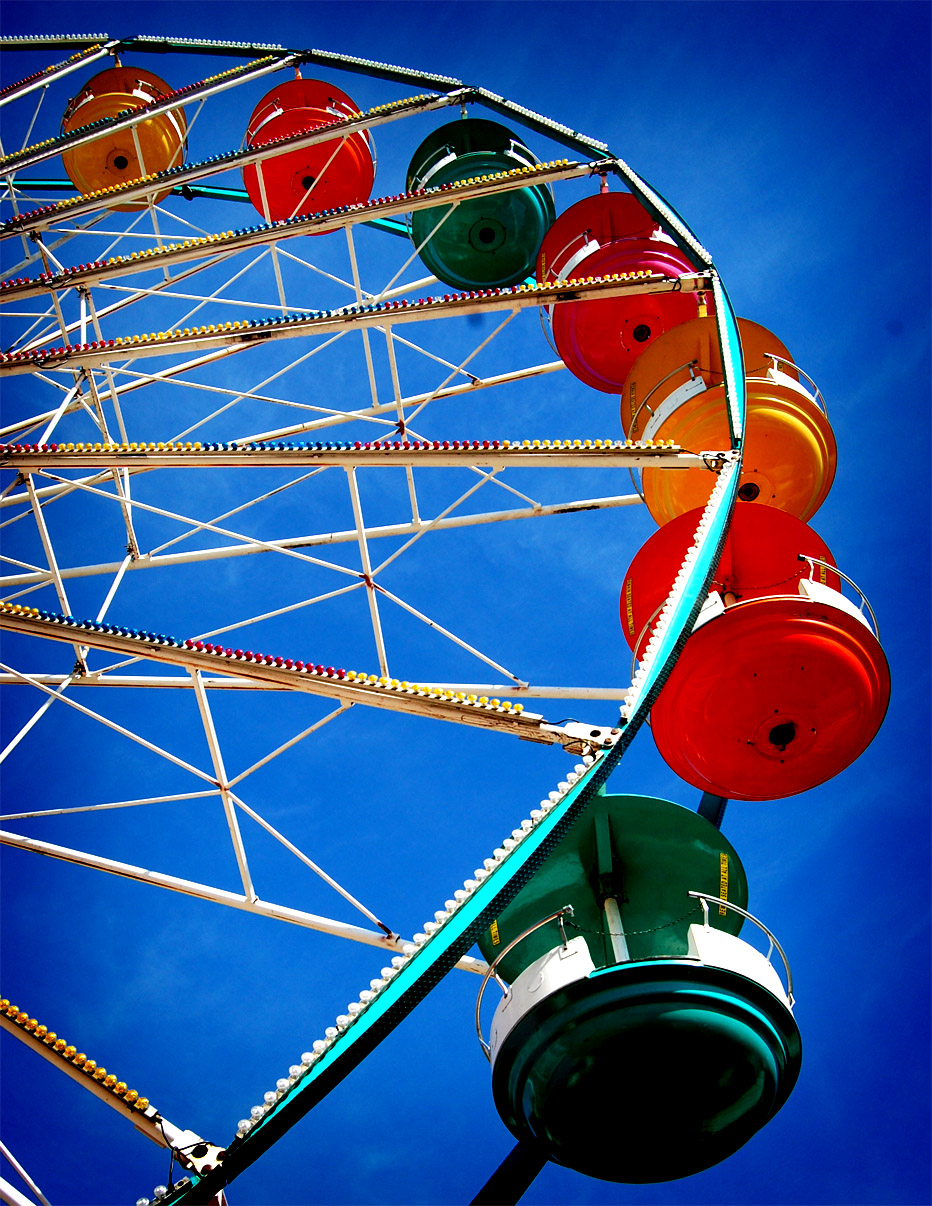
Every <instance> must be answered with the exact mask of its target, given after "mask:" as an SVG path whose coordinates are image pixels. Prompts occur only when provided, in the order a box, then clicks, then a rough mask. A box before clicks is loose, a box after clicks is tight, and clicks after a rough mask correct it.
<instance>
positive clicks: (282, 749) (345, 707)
mask: <svg viewBox="0 0 932 1206" xmlns="http://www.w3.org/2000/svg"><path fill="white" fill-rule="evenodd" d="M202 681H203V680H202ZM204 685H205V686H207V685H208V684H207V683H206V682H205V684H204ZM353 706H354V705H353V704H351V703H341V704H340V706H339V707H337V708H334V709H333V711H332V712H328V713H327V715H326V716H324V717H322V719H320V720H317V721H315V722H314V724H312V725H309V726H308V727H307V728H306V729H302V730H301V732H300V733H298V734H297V735H296V736H294V737H292V738H290V739H289V740H288V741H284V742H282V744H281V745H280V746H278V747H277V749H274V750H272V751H271V753H268V754H266V755H265V757H264V758H260V759H259V761H258V762H254V763H253V764H252V766H248V767H247V768H246V769H245V770H244V771H240V773H239V774H238V775H235V776H234V777H233V778H232V779H231V780H230V787H231V788H233V787H236V785H237V784H238V783H242V781H243V780H244V779H246V778H248V776H249V775H251V774H253V773H254V772H255V771H257V770H261V769H262V768H263V767H264V766H268V764H269V763H270V762H272V761H273V760H274V759H275V758H277V757H278V756H279V754H284V753H286V752H287V751H288V750H290V749H292V748H293V747H294V746H296V745H297V744H298V743H299V742H301V741H303V740H304V739H305V737H310V736H311V734H312V733H316V732H318V730H320V729H322V728H323V727H324V726H325V725H328V724H330V723H331V722H332V721H334V720H336V718H337V717H338V716H342V715H343V713H344V712H348V711H349V710H350V709H351V708H352V707H353Z"/></svg>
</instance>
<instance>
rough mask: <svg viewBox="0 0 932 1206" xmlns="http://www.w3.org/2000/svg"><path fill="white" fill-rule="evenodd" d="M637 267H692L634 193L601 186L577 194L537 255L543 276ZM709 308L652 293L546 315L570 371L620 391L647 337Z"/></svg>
mask: <svg viewBox="0 0 932 1206" xmlns="http://www.w3.org/2000/svg"><path fill="white" fill-rule="evenodd" d="M636 271H647V272H659V273H662V274H663V275H664V276H668V277H679V276H682V275H684V274H688V273H692V272H695V267H694V266H693V265H692V264H691V263H690V262H689V260H688V259H687V257H686V255H685V254H684V253H683V252H682V251H680V249H679V248H678V247H677V246H676V244H675V243H674V242H673V241H672V239H670V238H669V236H668V235H666V234H664V233H663V231H662V230H661V229H660V227H659V226H658V224H657V223H656V222H655V221H654V219H653V218H652V217H651V216H650V214H648V212H647V211H646V210H645V209H644V207H643V206H642V205H641V203H640V202H639V201H638V199H637V198H636V197H635V196H633V195H632V194H631V193H609V192H605V193H598V194H597V195H596V196H594V197H586V198H585V199H584V200H582V201H578V202H577V203H576V204H575V205H573V206H571V207H570V208H569V209H568V210H566V212H565V213H562V214H561V215H560V216H559V217H558V218H557V220H556V222H554V224H553V226H551V228H550V230H549V231H548V232H547V235H546V236H545V238H544V241H543V243H542V244H541V249H540V252H539V253H538V256H537V279H538V281H541V282H551V281H555V280H580V279H582V280H585V279H586V278H587V277H593V276H606V275H609V274H611V273H616V272H618V273H621V272H636ZM710 308H711V298H710V297H707V296H706V295H705V294H696V293H679V292H677V293H673V292H669V293H652V294H645V295H642V296H631V297H619V298H612V299H605V300H600V301H574V302H558V303H557V304H556V305H554V306H553V307H552V308H551V313H550V321H551V325H552V328H553V338H554V342H555V343H556V346H557V351H558V352H559V354H560V358H561V359H562V360H563V362H564V364H565V365H566V367H567V368H568V369H569V370H570V372H571V373H573V374H574V375H575V376H576V377H578V378H579V379H580V380H581V381H584V382H585V383H586V384H587V385H591V386H592V387H593V389H597V390H601V391H602V392H603V393H618V391H619V390H620V389H621V386H622V384H623V382H624V380H625V377H626V376H627V375H628V372H629V371H630V369H631V366H632V365H633V364H634V361H635V360H636V359H637V358H638V356H640V354H641V353H642V352H643V351H644V349H645V348H646V347H647V346H648V344H649V343H650V342H651V341H652V340H654V339H656V338H657V337H658V335H661V334H662V333H663V332H664V331H666V330H669V329H670V328H671V327H673V326H676V325H677V324H678V323H681V322H686V321H687V320H688V319H690V318H695V317H696V316H697V315H698V314H705V313H708V312H709V309H710Z"/></svg>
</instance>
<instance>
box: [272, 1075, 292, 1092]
mask: <svg viewBox="0 0 932 1206" xmlns="http://www.w3.org/2000/svg"><path fill="white" fill-rule="evenodd" d="M275 1088H276V1089H278V1091H279V1093H285V1092H286V1091H287V1090H288V1089H290V1088H291V1081H290V1080H286V1079H285V1077H284V1076H283V1077H281V1079H279V1080H277V1081H276V1082H275Z"/></svg>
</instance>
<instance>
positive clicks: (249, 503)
mask: <svg viewBox="0 0 932 1206" xmlns="http://www.w3.org/2000/svg"><path fill="white" fill-rule="evenodd" d="M326 469H327V467H326V466H322V467H321V468H319V469H312V470H311V472H310V473H302V474H301V476H300V477H296V478H294V479H293V480H292V481H290V482H285V483H284V485H281V486H276V487H275V489H274V490H266V491H265V492H264V493H263V494H257V495H254V496H253V497H252V498H250V499H247V500H246V502H244V503H240V504H239V506H237V507H232V508H231V509H230V510H229V511H224V512H222V513H221V514H220V515H214V516H213V517H212V518H211V519H210V520H208V521H206V522H209V523H212V524H218V523H221V522H223V521H224V520H227V519H229V518H230V517H231V516H233V515H239V514H241V512H243V511H245V510H248V508H249V507H254V506H257V505H258V504H259V503H263V502H267V501H268V500H269V499H270V498H275V496H276V495H278V494H284V493H285V492H286V491H287V490H292V489H294V488H295V487H296V486H300V485H302V484H303V483H305V482H308V481H310V480H311V479H312V478H314V477H317V476H318V475H319V474H321V473H325V472H326ZM204 529H205V524H204V523H201V522H198V523H197V525H196V526H195V527H192V528H190V529H189V530H188V531H187V532H182V533H181V535H180V536H173V537H172V539H171V540H166V541H164V542H163V543H162V544H158V545H154V546H153V547H152V548H151V549H149V556H150V557H155V556H158V555H159V554H160V553H164V552H165V550H166V549H170V548H173V547H174V546H175V545H176V544H180V543H181V541H183V540H187V539H188V538H189V537H191V536H194V535H196V534H197V533H198V532H201V531H204Z"/></svg>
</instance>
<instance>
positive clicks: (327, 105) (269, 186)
mask: <svg viewBox="0 0 932 1206" xmlns="http://www.w3.org/2000/svg"><path fill="white" fill-rule="evenodd" d="M358 114H359V108H358V106H357V105H356V104H355V102H354V101H352V100H351V99H350V97H348V96H347V95H346V93H345V92H342V91H341V90H340V89H339V88H335V87H334V86H333V84H327V83H324V82H323V81H321V80H305V79H301V78H300V77H299V78H298V79H293V80H285V81H283V82H282V83H280V84H277V85H276V86H275V87H274V88H273V89H272V91H271V92H267V93H266V94H265V96H264V97H263V98H262V100H261V101H259V103H258V105H256V107H255V109H254V110H253V112H252V116H251V117H250V119H249V125H248V127H247V129H246V141H247V142H248V143H249V145H250V146H255V147H260V146H265V145H266V144H267V143H270V142H274V141H275V140H276V139H279V138H287V137H289V136H290V135H293V134H300V133H303V132H304V131H307V130H315V129H318V128H320V127H323V126H327V125H330V124H332V123H334V122H338V121H340V120H342V119H343V118H347V117H350V118H351V117H355V116H357V115H358ZM374 179H375V161H374V158H373V151H372V143H371V140H370V138H369V135H368V133H366V132H365V131H357V132H356V133H354V134H350V135H349V136H348V137H346V138H343V137H339V138H330V139H327V140H326V141H325V142H319V143H316V144H314V145H313V146H310V147H305V148H304V149H303V150H298V151H285V152H283V153H282V154H281V155H274V156H272V157H271V158H270V159H264V160H262V162H261V163H259V164H250V165H249V166H248V167H245V168H244V169H243V183H244V184H245V186H246V191H247V192H248V193H249V199H250V201H252V203H253V205H254V206H255V207H256V209H257V210H258V211H259V213H260V214H262V216H263V217H264V218H266V220H273V221H283V220H284V219H286V218H293V217H295V216H296V215H298V214H314V213H319V212H320V211H321V210H324V209H332V208H334V207H336V206H338V205H354V204H358V203H359V202H360V201H365V200H367V199H368V197H369V194H370V193H371V191H372V183H373V181H374Z"/></svg>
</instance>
